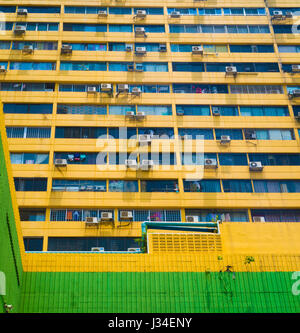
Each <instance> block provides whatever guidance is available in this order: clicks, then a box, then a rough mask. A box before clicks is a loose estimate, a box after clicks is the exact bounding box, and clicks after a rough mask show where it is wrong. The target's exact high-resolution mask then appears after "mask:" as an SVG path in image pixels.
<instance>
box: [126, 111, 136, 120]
mask: <svg viewBox="0 0 300 333" xmlns="http://www.w3.org/2000/svg"><path fill="white" fill-rule="evenodd" d="M125 116H126V117H129V118H133V117H134V116H135V113H134V111H126V114H125Z"/></svg>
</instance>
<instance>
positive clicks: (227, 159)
mask: <svg viewBox="0 0 300 333" xmlns="http://www.w3.org/2000/svg"><path fill="white" fill-rule="evenodd" d="M219 162H220V165H248V161H247V155H246V154H243V153H219Z"/></svg>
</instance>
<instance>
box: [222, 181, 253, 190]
mask: <svg viewBox="0 0 300 333" xmlns="http://www.w3.org/2000/svg"><path fill="white" fill-rule="evenodd" d="M222 183H223V190H224V192H253V190H252V185H251V181H250V180H248V179H226V180H225V179H223V180H222Z"/></svg>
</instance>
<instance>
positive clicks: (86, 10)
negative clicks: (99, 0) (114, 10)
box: [65, 6, 106, 14]
mask: <svg viewBox="0 0 300 333" xmlns="http://www.w3.org/2000/svg"><path fill="white" fill-rule="evenodd" d="M99 10H106V7H73V6H65V14H97V13H98V11H99Z"/></svg>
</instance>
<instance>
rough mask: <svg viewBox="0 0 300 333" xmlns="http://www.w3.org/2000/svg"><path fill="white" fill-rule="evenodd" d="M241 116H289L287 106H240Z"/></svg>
mask: <svg viewBox="0 0 300 333" xmlns="http://www.w3.org/2000/svg"><path fill="white" fill-rule="evenodd" d="M240 112H241V116H246V117H248V116H255V117H259V116H271V117H284V116H289V109H288V107H287V106H240Z"/></svg>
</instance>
